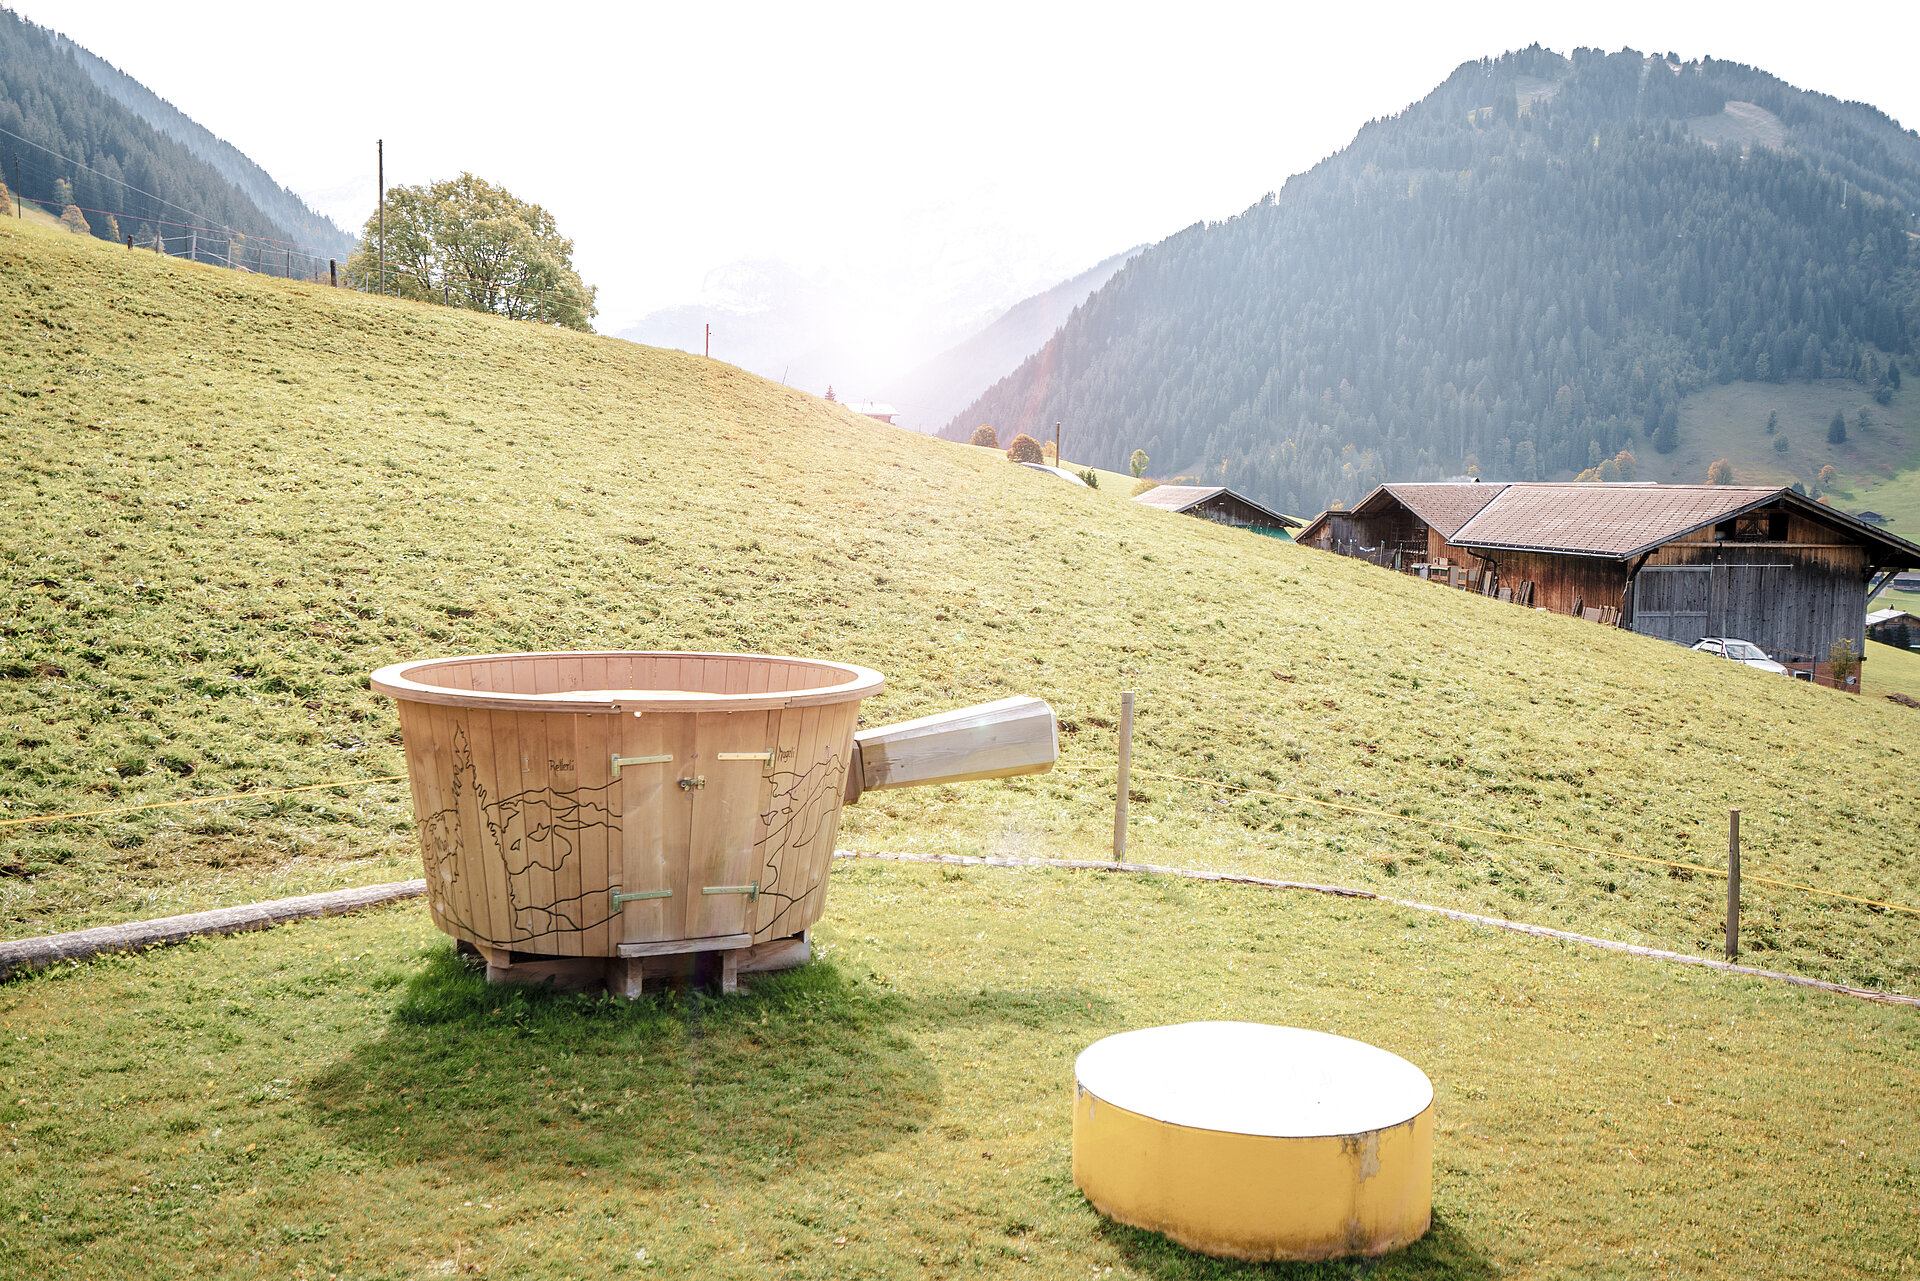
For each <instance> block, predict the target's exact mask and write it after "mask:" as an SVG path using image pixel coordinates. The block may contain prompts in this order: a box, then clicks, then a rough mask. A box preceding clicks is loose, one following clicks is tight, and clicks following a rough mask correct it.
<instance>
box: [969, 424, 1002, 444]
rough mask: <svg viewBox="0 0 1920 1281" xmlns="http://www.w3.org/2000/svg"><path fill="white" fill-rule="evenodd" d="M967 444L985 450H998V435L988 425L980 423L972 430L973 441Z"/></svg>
mask: <svg viewBox="0 0 1920 1281" xmlns="http://www.w3.org/2000/svg"><path fill="white" fill-rule="evenodd" d="M967 443H968V444H969V445H980V446H982V447H983V448H986V449H998V448H1000V433H999V432H997V431H995V430H994V429H993V428H992V427H991V426H989V425H988V424H986V423H981V424H980V425H979V426H978V427H975V428H974V429H973V439H972V440H970V441H968V442H967Z"/></svg>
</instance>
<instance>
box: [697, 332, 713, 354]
mask: <svg viewBox="0 0 1920 1281" xmlns="http://www.w3.org/2000/svg"><path fill="white" fill-rule="evenodd" d="M700 354H701V355H703V356H705V357H706V358H707V359H708V360H712V359H713V326H712V325H708V326H707V343H706V346H705V347H703V348H702V349H701V352H700Z"/></svg>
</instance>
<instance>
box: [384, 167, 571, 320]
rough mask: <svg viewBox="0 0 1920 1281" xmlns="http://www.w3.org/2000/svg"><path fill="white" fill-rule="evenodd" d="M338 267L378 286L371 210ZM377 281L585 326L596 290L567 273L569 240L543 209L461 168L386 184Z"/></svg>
mask: <svg viewBox="0 0 1920 1281" xmlns="http://www.w3.org/2000/svg"><path fill="white" fill-rule="evenodd" d="M347 269H348V270H349V271H350V272H351V273H353V275H354V277H355V278H356V279H360V280H369V281H373V282H375V287H376V289H378V288H380V286H381V281H380V219H379V215H378V214H375V215H373V216H370V217H369V218H368V219H367V224H366V226H365V228H363V229H362V231H361V233H360V248H359V249H357V250H355V251H354V253H353V256H352V257H351V258H350V259H349V260H348V263H347ZM384 284H385V290H384V291H385V292H387V293H393V294H398V295H400V296H401V297H403V298H412V299H415V300H417V301H419V302H435V303H443V304H446V305H447V306H452V307H466V308H470V309H471V310H474V311H490V312H493V313H494V314H495V315H500V316H507V317H509V318H511V319H514V320H531V321H534V322H535V323H538V324H546V325H562V326H565V327H566V328H568V329H583V330H591V329H592V327H593V326H592V324H591V323H590V322H591V321H592V319H593V316H594V314H595V307H594V296H595V293H596V292H597V291H596V290H595V289H594V288H593V287H592V286H590V285H588V284H586V283H585V282H584V281H582V280H581V279H580V276H579V274H578V273H577V272H575V271H574V269H573V241H571V240H569V239H567V238H566V237H565V236H562V235H561V234H560V232H559V230H558V229H557V228H556V227H555V226H554V221H553V215H552V214H550V213H548V212H547V211H546V210H545V209H543V208H541V207H540V206H539V205H534V204H528V203H527V202H526V201H524V200H521V199H520V198H519V197H517V196H515V195H514V194H513V193H512V192H510V191H508V190H507V189H506V188H504V187H496V186H494V185H493V184H492V183H490V182H488V181H486V180H485V179H483V178H476V177H474V176H473V175H472V174H470V173H463V174H461V175H460V176H459V177H458V178H448V179H445V180H443V181H440V182H436V183H433V184H431V185H429V186H423V187H393V188H390V189H389V190H388V191H387V225H386V280H385V282H384Z"/></svg>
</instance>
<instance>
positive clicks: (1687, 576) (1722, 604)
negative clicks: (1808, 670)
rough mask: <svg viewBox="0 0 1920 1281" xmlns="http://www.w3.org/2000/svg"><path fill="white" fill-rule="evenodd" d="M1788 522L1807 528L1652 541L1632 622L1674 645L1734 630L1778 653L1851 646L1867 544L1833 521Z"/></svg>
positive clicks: (1858, 622) (1861, 609) (1861, 620)
mask: <svg viewBox="0 0 1920 1281" xmlns="http://www.w3.org/2000/svg"><path fill="white" fill-rule="evenodd" d="M1792 524H1793V525H1795V526H1805V528H1804V529H1793V530H1790V539H1791V541H1788V542H1780V543H1775V542H1741V543H1735V542H1726V541H1720V542H1714V541H1711V536H1710V535H1709V538H1708V539H1706V540H1702V539H1697V538H1689V539H1687V540H1685V541H1683V542H1677V543H1669V544H1667V545H1666V546H1665V547H1662V548H1660V549H1659V550H1658V551H1656V552H1655V553H1654V554H1653V555H1652V556H1650V557H1648V558H1647V563H1646V567H1645V568H1644V569H1642V570H1641V571H1640V576H1639V579H1638V581H1637V582H1636V583H1635V585H1634V600H1633V612H1632V617H1631V625H1632V627H1633V630H1635V631H1636V632H1640V633H1642V634H1643V635H1647V636H1658V637H1660V638H1661V639H1663V640H1670V641H1673V642H1675V643H1677V644H1681V645H1691V644H1693V643H1694V642H1695V641H1697V640H1699V639H1700V638H1701V637H1703V636H1737V637H1739V638H1740V639H1741V640H1747V641H1752V642H1753V643H1754V644H1756V645H1758V646H1760V647H1761V648H1762V649H1766V650H1770V651H1775V652H1776V656H1778V654H1801V655H1808V656H1812V657H1819V658H1824V657H1825V656H1826V653H1827V649H1828V647H1829V646H1830V645H1832V644H1833V642H1834V641H1836V640H1841V639H1845V640H1848V641H1850V642H1852V644H1853V646H1854V649H1855V651H1856V652H1858V651H1859V650H1861V649H1862V648H1863V647H1864V646H1865V644H1866V612H1867V571H1868V566H1867V552H1866V549H1865V548H1863V547H1860V546H1858V545H1847V544H1841V543H1838V542H1836V541H1832V540H1833V538H1834V532H1833V531H1832V530H1831V529H1827V528H1825V527H1822V526H1819V525H1815V524H1813V523H1812V522H1804V521H1801V520H1798V519H1796V520H1794V521H1793V522H1792ZM1795 534H1798V535H1801V538H1797V539H1796V538H1792V535H1795ZM1822 538H1824V539H1826V540H1828V541H1825V542H1822V541H1820V540H1821V539H1822ZM1802 539H1804V541H1802Z"/></svg>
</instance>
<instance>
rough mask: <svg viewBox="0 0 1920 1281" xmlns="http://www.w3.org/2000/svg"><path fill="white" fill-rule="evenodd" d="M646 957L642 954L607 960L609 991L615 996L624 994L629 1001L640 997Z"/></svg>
mask: <svg viewBox="0 0 1920 1281" xmlns="http://www.w3.org/2000/svg"><path fill="white" fill-rule="evenodd" d="M645 965H646V958H645V957H641V956H633V957H625V956H623V957H617V958H615V959H614V960H611V961H608V962H607V991H609V992H611V993H613V994H614V995H615V996H624V997H625V998H626V999H627V1000H629V1001H637V1000H639V999H640V991H641V988H642V986H643V980H644V979H645Z"/></svg>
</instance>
